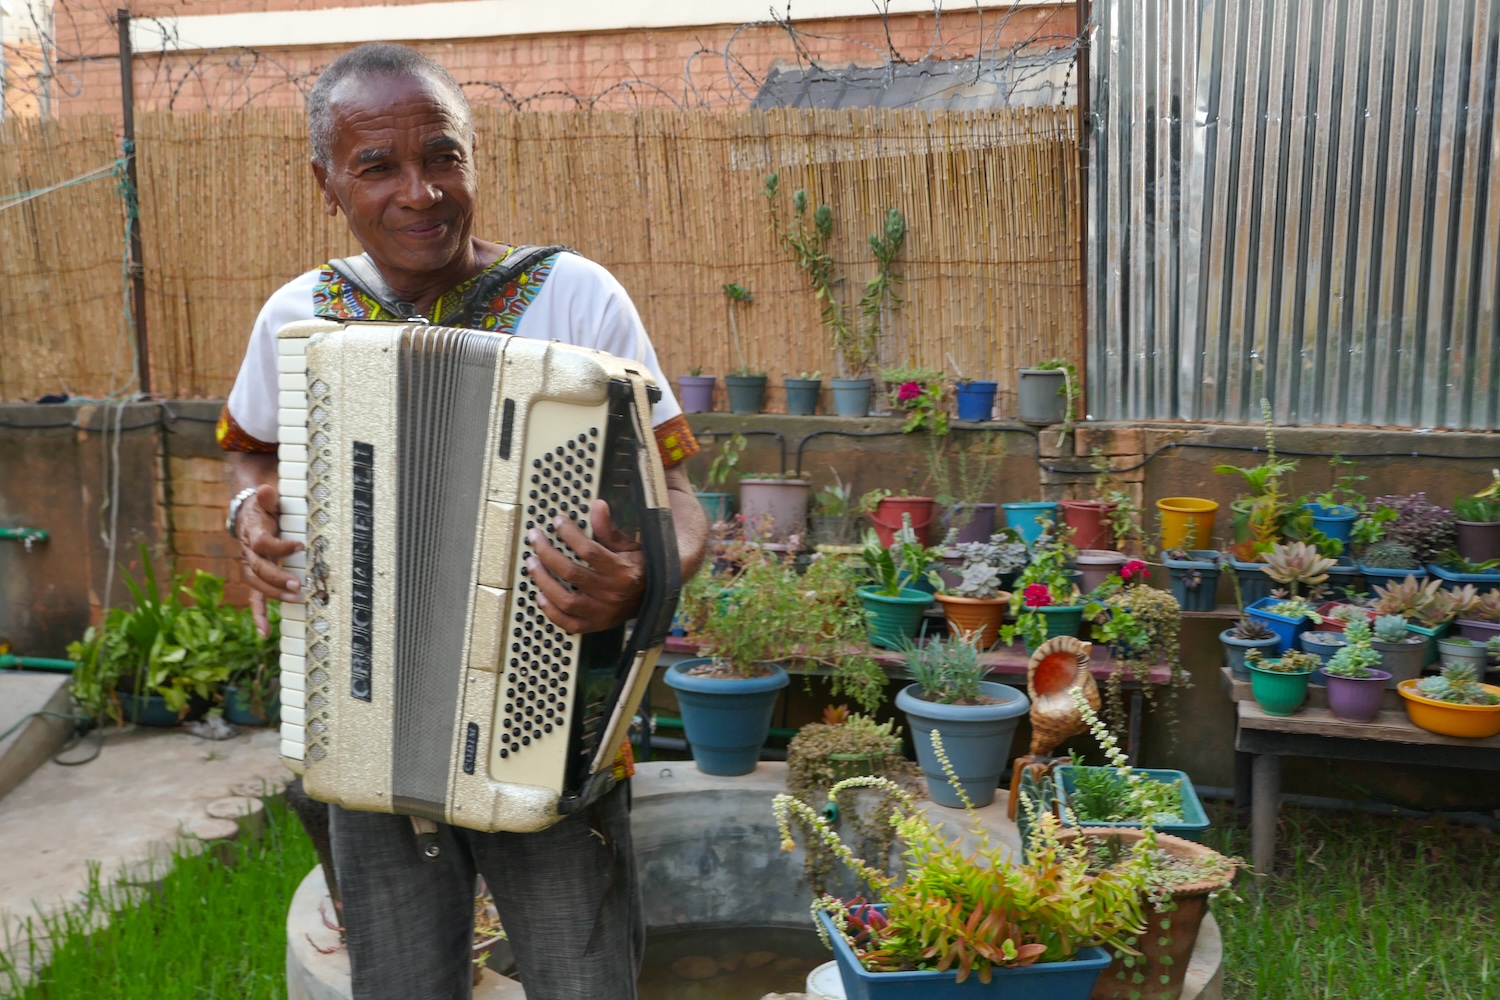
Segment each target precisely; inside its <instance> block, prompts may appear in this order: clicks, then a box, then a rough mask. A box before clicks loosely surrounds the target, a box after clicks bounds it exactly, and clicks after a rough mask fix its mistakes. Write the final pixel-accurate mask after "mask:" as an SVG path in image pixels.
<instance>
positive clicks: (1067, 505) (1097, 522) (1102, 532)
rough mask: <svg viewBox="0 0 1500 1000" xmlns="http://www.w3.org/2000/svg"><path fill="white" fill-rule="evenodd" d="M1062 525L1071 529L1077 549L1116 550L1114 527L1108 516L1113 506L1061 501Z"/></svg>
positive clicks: (1117, 542) (1092, 502)
mask: <svg viewBox="0 0 1500 1000" xmlns="http://www.w3.org/2000/svg"><path fill="white" fill-rule="evenodd" d="M1059 506H1060V507H1062V519H1063V523H1064V524H1066V525H1067V526H1068V527H1070V528H1072V529H1073V545H1074V547H1075V548H1079V549H1116V548H1119V541H1118V540H1117V539H1116V538H1115V529H1114V525H1112V524H1111V523H1110V520H1109V516H1110V514H1112V513H1114V510H1115V505H1114V504H1112V503H1105V502H1104V501H1103V500H1063V501H1061V502H1060V504H1059Z"/></svg>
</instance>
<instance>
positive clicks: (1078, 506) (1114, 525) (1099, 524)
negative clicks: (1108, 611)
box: [1059, 448, 1141, 589]
mask: <svg viewBox="0 0 1500 1000" xmlns="http://www.w3.org/2000/svg"><path fill="white" fill-rule="evenodd" d="M1089 465H1090V466H1091V467H1092V468H1093V469H1094V472H1095V477H1094V496H1093V498H1092V499H1089V500H1062V501H1059V506H1060V507H1061V508H1062V520H1063V523H1064V524H1066V525H1067V526H1068V527H1069V528H1071V529H1072V531H1073V544H1074V545H1076V546H1078V549H1079V551H1080V552H1081V551H1083V550H1086V549H1119V550H1121V551H1123V550H1124V549H1125V548H1126V545H1127V543H1129V542H1131V541H1139V540H1140V538H1141V529H1140V515H1141V512H1140V508H1139V507H1138V506H1137V505H1136V503H1135V499H1134V498H1133V497H1132V496H1131V495H1130V492H1129V491H1128V490H1126V489H1123V488H1122V487H1121V484H1119V483H1117V482H1116V481H1115V478H1114V473H1113V471H1112V470H1111V469H1110V465H1109V456H1107V455H1105V454H1104V452H1103V451H1102V450H1101V449H1099V448H1095V449H1093V451H1092V452H1091V453H1090V455H1089ZM1084 589H1088V588H1087V587H1085V588H1084Z"/></svg>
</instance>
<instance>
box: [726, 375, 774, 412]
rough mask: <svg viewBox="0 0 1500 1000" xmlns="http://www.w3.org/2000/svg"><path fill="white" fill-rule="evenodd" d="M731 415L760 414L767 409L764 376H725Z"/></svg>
mask: <svg viewBox="0 0 1500 1000" xmlns="http://www.w3.org/2000/svg"><path fill="white" fill-rule="evenodd" d="M724 388H725V389H726V390H727V391H728V393H729V412H730V413H759V412H761V411H762V410H764V409H765V408H766V377H765V376H764V375H725V376H724Z"/></svg>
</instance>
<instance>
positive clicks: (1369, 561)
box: [1360, 542, 1422, 569]
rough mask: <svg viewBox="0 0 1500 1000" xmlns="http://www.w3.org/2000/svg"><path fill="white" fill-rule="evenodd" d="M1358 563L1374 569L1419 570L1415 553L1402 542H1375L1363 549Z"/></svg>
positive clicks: (1419, 564) (1419, 566) (1419, 565)
mask: <svg viewBox="0 0 1500 1000" xmlns="http://www.w3.org/2000/svg"><path fill="white" fill-rule="evenodd" d="M1360 562H1362V563H1364V564H1365V565H1366V566H1373V567H1375V568H1376V569H1420V568H1421V566H1422V564H1421V563H1420V562H1418V561H1417V554H1416V552H1414V551H1412V547H1411V546H1410V545H1407V544H1406V543H1404V542H1376V543H1375V544H1374V545H1369V546H1366V547H1365V550H1364V552H1363V553H1362V554H1361V556H1360Z"/></svg>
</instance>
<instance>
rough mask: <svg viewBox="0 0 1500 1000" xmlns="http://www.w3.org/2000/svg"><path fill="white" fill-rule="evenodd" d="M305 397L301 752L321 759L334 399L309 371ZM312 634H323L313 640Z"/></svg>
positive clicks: (324, 752) (325, 734)
mask: <svg viewBox="0 0 1500 1000" xmlns="http://www.w3.org/2000/svg"><path fill="white" fill-rule="evenodd" d="M309 374H310V376H311V378H310V380H309V381H310V384H309V385H308V395H309V397H310V398H309V400H308V402H309V403H310V404H311V407H312V409H311V412H310V413H309V414H308V431H309V435H308V446H309V447H308V459H309V464H308V470H307V472H308V491H307V630H308V632H309V636H308V638H309V640H310V642H311V644H310V645H309V646H308V650H307V685H308V692H307V723H306V729H305V732H306V740H307V743H306V751H305V753H306V755H307V758H308V759H309V760H313V761H321V760H323V759H324V758H325V757H327V756H328V752H329V736H330V733H329V721H330V720H329V714H328V705H329V693H328V685H329V671H328V656H329V643H328V640H327V636H328V634H329V630H330V629H331V628H332V627H333V624H334V622H333V620H332V617H331V610H332V609H331V608H330V606H329V600H328V590H327V579H328V562H329V559H330V558H331V557H332V546H333V535H332V534H331V533H330V532H329V531H328V527H329V525H330V524H331V523H333V520H334V517H333V515H334V513H335V510H334V503H335V501H334V491H333V490H332V489H331V488H330V487H329V484H328V482H327V479H326V476H327V474H328V472H329V471H330V470H331V469H332V468H334V467H336V464H337V463H336V461H335V457H336V456H335V448H334V441H335V440H336V437H335V435H334V434H333V433H331V430H330V428H329V425H328V416H329V415H328V411H329V410H330V409H332V407H333V398H332V395H331V393H330V391H329V387H328V383H327V381H325V380H324V379H321V378H318V377H317V376H316V375H315V374H313V373H311V372H310V373H309ZM314 636H318V637H322V638H316V639H314V638H313V637H314Z"/></svg>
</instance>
